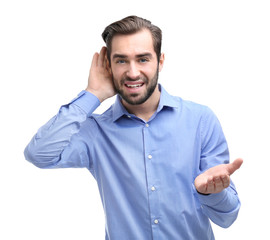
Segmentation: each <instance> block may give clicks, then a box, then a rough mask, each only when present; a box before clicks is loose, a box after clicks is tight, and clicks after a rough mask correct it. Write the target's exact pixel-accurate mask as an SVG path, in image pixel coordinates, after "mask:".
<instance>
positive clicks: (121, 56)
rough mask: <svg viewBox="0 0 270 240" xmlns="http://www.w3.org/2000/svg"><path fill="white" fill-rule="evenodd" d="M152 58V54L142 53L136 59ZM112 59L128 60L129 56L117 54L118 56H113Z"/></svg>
mask: <svg viewBox="0 0 270 240" xmlns="http://www.w3.org/2000/svg"><path fill="white" fill-rule="evenodd" d="M152 56H153V55H152V54H151V53H141V54H137V55H136V56H135V57H136V58H141V57H150V58H152ZM112 58H113V59H115V58H128V56H127V55H125V54H118V53H116V54H114V55H113V57H112Z"/></svg>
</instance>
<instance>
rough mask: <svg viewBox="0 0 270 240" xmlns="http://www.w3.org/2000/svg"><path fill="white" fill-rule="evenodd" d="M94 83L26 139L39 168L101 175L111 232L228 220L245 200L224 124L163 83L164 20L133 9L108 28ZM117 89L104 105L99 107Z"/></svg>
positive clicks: (150, 235) (196, 229)
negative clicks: (154, 21) (73, 169)
mask: <svg viewBox="0 0 270 240" xmlns="http://www.w3.org/2000/svg"><path fill="white" fill-rule="evenodd" d="M102 36H103V39H104V41H105V42H106V46H107V47H103V48H102V49H101V51H100V53H99V54H98V53H96V54H95V55H94V57H93V60H92V65H91V69H90V74H89V80H88V86H87V88H86V90H85V91H82V92H81V93H80V94H79V96H78V97H77V98H76V99H75V100H73V101H72V102H71V103H70V104H68V105H65V106H62V107H61V109H60V111H59V113H58V114H57V115H56V116H55V117H54V118H52V119H51V120H50V121H49V122H48V123H47V124H46V125H45V126H43V127H42V128H41V129H40V130H39V131H38V132H37V134H36V135H35V136H34V137H33V139H32V140H31V142H30V143H29V145H28V146H27V148H26V149H25V156H26V159H27V160H29V161H31V162H32V163H33V164H35V165H36V166H38V167H40V168H65V167H86V168H88V169H89V171H90V172H91V173H92V175H93V176H94V178H95V179H96V181H97V183H98V187H99V191H100V195H101V199H102V203H103V207H104V211H105V216H106V239H113V240H119V239H121V240H122V239H123V240H126V239H128V240H133V239H134V240H149V239H166V240H168V239H170V240H174V239H175V240H176V239H177V240H180V239H183V240H187V239H199V240H210V239H214V235H213V232H212V229H211V225H210V222H209V218H210V219H211V220H212V221H213V222H214V223H216V224H218V225H220V226H221V227H229V226H230V225H231V224H232V223H233V222H234V220H235V219H236V217H237V214H238V211H239V208H240V202H239V199H238V195H237V192H236V190H235V187H234V185H233V183H232V182H230V175H231V174H232V173H233V172H234V171H235V170H237V169H238V168H239V167H240V166H241V164H242V160H241V159H236V160H235V161H234V162H233V163H229V153H228V147H227V144H226V140H225V138H224V135H223V132H222V129H221V126H220V124H219V122H218V120H217V118H216V117H215V115H214V114H213V113H212V111H211V110H209V108H207V107H205V106H202V105H199V104H195V103H192V102H188V101H184V100H182V99H181V98H179V97H173V96H171V95H169V94H168V93H167V92H166V91H165V89H164V88H163V87H162V86H161V85H159V84H158V74H159V71H161V70H162V67H163V63H164V54H163V53H161V30H160V29H159V28H158V27H156V26H154V25H152V24H151V22H149V21H147V20H145V19H142V18H139V17H136V16H130V17H127V18H125V19H122V20H120V21H118V22H115V23H113V24H111V25H109V26H108V27H107V28H106V29H105V30H104V32H103V34H102ZM116 93H117V94H118V95H117V99H116V102H115V103H114V104H113V105H112V106H111V107H110V108H109V109H108V110H107V111H106V112H105V113H103V114H101V115H95V114H93V111H94V110H95V109H96V108H97V107H98V106H99V105H100V103H101V102H102V101H104V100H105V99H107V98H109V97H111V96H113V95H115V94H116Z"/></svg>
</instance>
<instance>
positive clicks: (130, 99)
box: [112, 68, 159, 105]
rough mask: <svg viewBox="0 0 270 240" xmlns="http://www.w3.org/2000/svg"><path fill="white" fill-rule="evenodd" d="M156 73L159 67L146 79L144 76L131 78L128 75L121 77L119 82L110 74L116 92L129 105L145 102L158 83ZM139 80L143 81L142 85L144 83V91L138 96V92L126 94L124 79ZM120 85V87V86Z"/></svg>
mask: <svg viewBox="0 0 270 240" xmlns="http://www.w3.org/2000/svg"><path fill="white" fill-rule="evenodd" d="M158 74H159V69H158V68H157V71H156V73H155V75H154V77H153V78H152V79H150V80H149V79H148V78H147V77H146V76H144V75H143V76H140V77H138V78H136V79H131V78H129V77H123V78H122V79H121V80H120V84H119V83H118V82H117V81H116V80H115V79H114V76H113V74H112V79H113V83H114V87H115V90H116V92H117V93H118V94H119V95H120V96H121V98H122V99H123V100H124V101H126V102H127V103H129V104H130V105H140V104H143V103H144V102H146V101H147V100H148V99H149V98H150V97H151V95H152V94H153V92H154V91H155V89H156V86H157V83H158ZM138 80H141V81H143V83H144V85H146V91H145V92H144V93H143V94H142V95H141V96H140V94H139V93H132V94H126V93H125V92H124V90H123V88H124V85H125V82H126V81H138ZM121 86H122V87H121Z"/></svg>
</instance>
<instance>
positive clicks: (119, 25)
mask: <svg viewBox="0 0 270 240" xmlns="http://www.w3.org/2000/svg"><path fill="white" fill-rule="evenodd" d="M143 29H148V30H149V31H150V33H151V35H152V39H153V47H154V51H155V53H156V55H157V59H158V61H159V59H160V54H161V42H162V31H161V29H160V28H159V27H157V26H155V25H153V24H152V23H151V22H150V21H149V20H146V19H143V18H140V17H137V16H128V17H126V18H123V19H122V20H119V21H116V22H114V23H112V24H110V25H109V26H107V27H106V28H105V30H104V31H103V33H102V38H103V40H104V42H105V43H106V46H107V56H108V60H109V62H110V55H111V48H112V39H113V37H114V36H115V35H116V34H123V35H128V34H132V33H136V32H139V31H141V30H143Z"/></svg>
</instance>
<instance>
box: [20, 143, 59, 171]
mask: <svg viewBox="0 0 270 240" xmlns="http://www.w3.org/2000/svg"><path fill="white" fill-rule="evenodd" d="M24 157H25V159H26V160H27V161H28V162H30V163H32V164H33V165H35V166H36V167H38V168H42V169H44V168H51V167H52V166H53V165H54V164H55V157H50V156H48V155H44V154H42V153H41V152H39V151H38V150H37V149H33V148H31V147H30V146H29V145H28V146H27V147H26V148H25V150H24Z"/></svg>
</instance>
